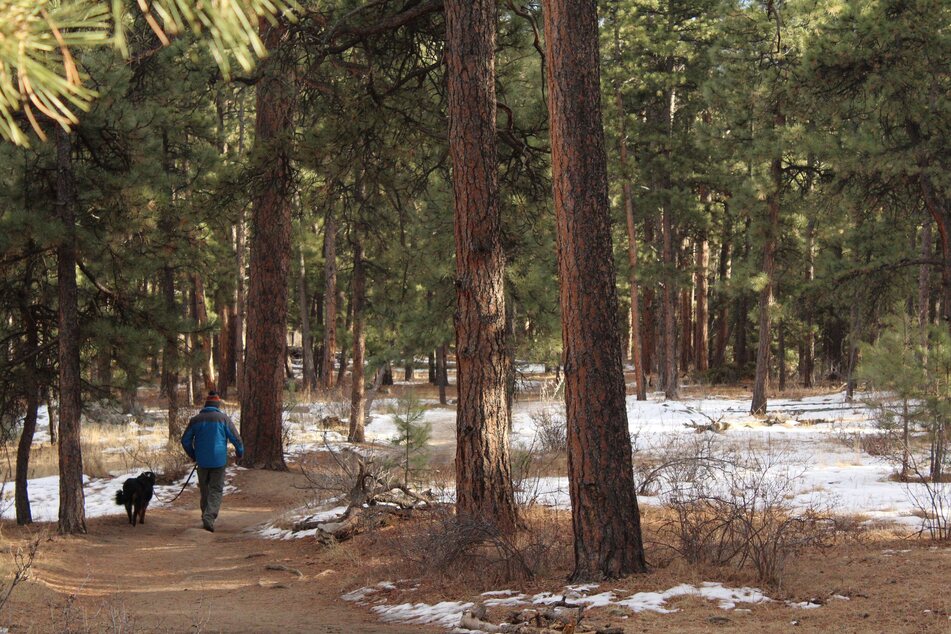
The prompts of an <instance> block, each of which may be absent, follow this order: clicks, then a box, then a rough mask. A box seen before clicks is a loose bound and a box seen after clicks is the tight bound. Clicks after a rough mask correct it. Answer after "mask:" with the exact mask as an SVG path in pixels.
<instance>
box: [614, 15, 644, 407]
mask: <svg viewBox="0 0 951 634" xmlns="http://www.w3.org/2000/svg"><path fill="white" fill-rule="evenodd" d="M617 37H618V35H617V32H615V39H616V38H617ZM615 46H617V43H615ZM615 100H616V101H617V107H618V112H619V115H618V119H619V127H620V132H619V135H618V149H619V151H620V158H621V172H622V175H623V179H624V180H623V182H622V185H621V197H622V199H623V202H624V217H625V218H626V219H627V262H628V265H629V266H630V269H629V272H628V284H629V285H630V294H631V343H630V351H631V363H632V364H633V365H634V379H635V381H636V385H637V400H639V401H644V400H647V382H646V381H645V374H646V373H645V372H644V359H643V356H642V354H641V350H642V342H641V308H640V300H639V298H638V295H639V292H640V285H639V284H638V281H637V270H638V269H637V225H636V224H635V222H634V193H633V192H632V191H631V179H630V177H629V176H628V170H629V169H630V162H629V160H628V149H627V125H626V123H625V122H626V116H625V113H624V102H623V101H622V100H621V91H620V90H617V91H615Z"/></svg>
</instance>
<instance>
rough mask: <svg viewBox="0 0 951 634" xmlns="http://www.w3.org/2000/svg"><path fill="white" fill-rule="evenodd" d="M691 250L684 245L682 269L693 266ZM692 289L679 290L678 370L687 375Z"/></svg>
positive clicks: (691, 344)
mask: <svg viewBox="0 0 951 634" xmlns="http://www.w3.org/2000/svg"><path fill="white" fill-rule="evenodd" d="M692 256H693V249H691V248H690V246H689V245H687V244H685V245H684V249H683V251H682V256H681V257H682V259H683V265H682V269H686V270H688V271H689V270H690V268H692V267H691V266H690V265H691V264H693V257H692ZM692 300H693V289H692V288H689V287H688V288H682V289H680V368H681V371H682V372H684V373H687V372H689V371H690V364H691V362H692V361H693V332H694V323H693V301H692Z"/></svg>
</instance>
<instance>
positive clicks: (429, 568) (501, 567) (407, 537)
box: [392, 507, 572, 589]
mask: <svg viewBox="0 0 951 634" xmlns="http://www.w3.org/2000/svg"><path fill="white" fill-rule="evenodd" d="M519 518H520V521H521V524H522V526H521V528H520V529H519V530H518V531H516V532H514V533H504V532H501V531H499V530H498V529H497V528H495V526H493V525H492V524H490V523H487V522H484V521H480V520H477V519H466V520H460V519H459V518H457V517H456V515H455V513H453V511H452V509H451V508H450V507H441V508H439V509H437V510H435V511H434V512H432V513H429V514H427V515H426V516H425V517H423V518H421V519H420V520H419V521H418V522H416V523H414V524H412V525H406V526H405V527H404V529H403V530H401V531H399V532H398V533H396V534H395V535H394V536H393V537H392V540H393V548H394V549H395V550H396V551H397V552H398V553H399V554H400V556H401V559H402V561H403V562H404V565H405V566H406V570H405V571H404V572H405V573H406V574H407V575H409V576H412V577H424V578H436V579H439V580H441V581H443V582H453V583H455V584H458V585H459V586H460V587H462V588H472V587H478V588H482V587H484V588H487V589H491V588H495V587H497V586H498V585H499V584H503V583H510V582H519V581H521V582H529V581H534V580H536V579H540V578H542V579H547V578H551V577H559V578H561V577H563V576H565V575H567V573H568V571H569V570H570V566H571V562H572V541H571V527H570V522H569V518H568V515H567V513H564V512H559V511H555V510H552V509H547V508H544V507H533V508H531V509H526V508H523V509H521V511H520V515H519Z"/></svg>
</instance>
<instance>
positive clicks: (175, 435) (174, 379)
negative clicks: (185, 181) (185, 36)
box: [159, 132, 184, 444]
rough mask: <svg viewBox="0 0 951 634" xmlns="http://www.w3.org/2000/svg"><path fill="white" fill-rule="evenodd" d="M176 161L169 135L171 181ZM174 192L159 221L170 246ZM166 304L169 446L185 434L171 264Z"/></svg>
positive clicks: (164, 280) (165, 154)
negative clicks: (180, 414)
mask: <svg viewBox="0 0 951 634" xmlns="http://www.w3.org/2000/svg"><path fill="white" fill-rule="evenodd" d="M173 167H174V166H173V165H172V159H171V157H170V156H169V140H168V133H167V132H163V133H162V168H163V169H164V171H165V176H166V178H168V179H169V180H170V179H171V177H172V171H173ZM173 200H174V192H173V191H169V207H168V208H167V209H165V210H163V212H162V217H161V219H160V220H159V231H160V232H161V234H162V236H163V238H164V239H165V241H166V243H167V244H174V241H175V236H174V235H173V232H174V227H175V223H176V220H177V218H176V217H175V213H176V212H175V210H174V209H173V208H172V204H173ZM159 279H160V288H161V293H162V301H163V303H164V308H165V315H164V320H163V328H164V330H165V332H164V336H165V346H164V347H163V349H162V386H163V387H164V389H165V399H166V405H167V408H168V419H167V427H168V442H169V444H171V443H177V442H178V440H179V438H181V435H182V432H183V431H184V430H183V429H182V427H181V425H180V424H179V416H178V384H179V375H178V370H179V367H178V366H179V358H178V327H177V324H178V320H179V312H178V302H176V301H175V267H174V266H172V263H171V262H168V261H166V263H165V264H164V265H163V266H162V269H161V273H160V275H159Z"/></svg>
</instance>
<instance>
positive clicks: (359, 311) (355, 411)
mask: <svg viewBox="0 0 951 634" xmlns="http://www.w3.org/2000/svg"><path fill="white" fill-rule="evenodd" d="M353 236H354V237H353V278H352V280H351V282H350V285H351V293H352V295H351V297H350V306H351V309H352V310H353V372H352V373H351V381H350V433H349V434H348V436H347V440H349V441H350V442H364V440H365V437H364V436H365V435H364V431H363V430H364V426H365V422H366V407H367V396H366V369H365V367H364V355H365V352H366V333H365V332H364V326H365V322H366V316H365V315H364V310H363V309H364V303H365V302H366V293H367V290H366V272H365V270H364V262H363V240H362V236H361V235H360V229H359V228H354V230H353Z"/></svg>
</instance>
